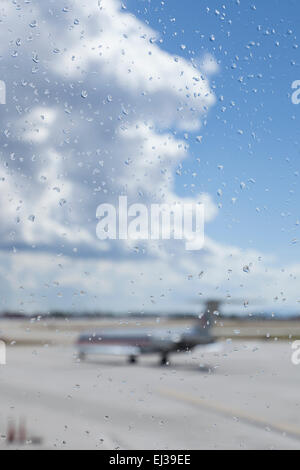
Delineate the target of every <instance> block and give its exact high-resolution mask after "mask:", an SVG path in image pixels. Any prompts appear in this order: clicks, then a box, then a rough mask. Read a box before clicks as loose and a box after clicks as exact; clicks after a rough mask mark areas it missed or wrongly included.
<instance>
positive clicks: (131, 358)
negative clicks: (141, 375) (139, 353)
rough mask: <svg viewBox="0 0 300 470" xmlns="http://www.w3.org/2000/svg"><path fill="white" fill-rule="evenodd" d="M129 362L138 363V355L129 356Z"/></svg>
mask: <svg viewBox="0 0 300 470" xmlns="http://www.w3.org/2000/svg"><path fill="white" fill-rule="evenodd" d="M128 362H129V364H136V363H137V357H136V356H129V358H128Z"/></svg>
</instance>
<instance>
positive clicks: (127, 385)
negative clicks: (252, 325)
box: [0, 341, 300, 449]
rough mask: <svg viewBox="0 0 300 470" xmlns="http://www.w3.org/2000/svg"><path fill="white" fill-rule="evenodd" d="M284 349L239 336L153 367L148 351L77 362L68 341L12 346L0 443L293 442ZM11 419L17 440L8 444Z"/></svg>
mask: <svg viewBox="0 0 300 470" xmlns="http://www.w3.org/2000/svg"><path fill="white" fill-rule="evenodd" d="M291 353H292V349H291V345H290V344H289V343H288V342H287V341H283V342H274V341H272V342H242V341H239V342H232V343H225V345H224V349H223V350H222V351H220V352H218V353H212V352H207V353H203V352H201V350H199V351H196V352H193V353H188V354H183V355H173V356H171V364H170V365H169V366H167V367H164V368H162V367H159V366H158V365H157V364H158V358H157V357H155V356H149V357H143V358H141V360H140V362H139V363H138V364H136V365H128V364H127V363H126V361H125V359H124V358H122V357H120V358H110V357H96V358H91V359H90V360H87V361H86V362H79V361H78V360H77V359H76V357H75V355H74V350H73V349H72V347H69V346H52V347H40V346H38V347H32V346H26V347H23V346H22V347H21V346H19V347H14V346H11V347H9V348H8V351H7V365H5V366H0V398H1V399H0V434H1V438H0V439H1V441H0V442H1V444H0V446H1V449H6V448H33V449H35V448H37V449H76V448H77V449H299V448H300V394H299V390H300V366H295V365H293V364H292V363H291ZM20 421H21V422H23V423H24V424H23V428H26V443H22V444H19V443H18V442H14V443H11V444H10V445H8V444H7V435H8V434H9V433H10V432H11V431H12V429H16V438H18V426H19V422H20ZM8 423H10V424H8ZM23 432H24V431H23Z"/></svg>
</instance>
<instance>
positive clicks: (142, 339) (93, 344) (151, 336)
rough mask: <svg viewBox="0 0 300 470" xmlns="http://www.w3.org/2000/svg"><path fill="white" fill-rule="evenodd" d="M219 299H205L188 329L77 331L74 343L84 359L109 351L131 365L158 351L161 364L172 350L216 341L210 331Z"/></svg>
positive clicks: (216, 312)
mask: <svg viewBox="0 0 300 470" xmlns="http://www.w3.org/2000/svg"><path fill="white" fill-rule="evenodd" d="M220 303H221V301H220V300H207V301H206V308H205V312H204V314H203V315H202V316H200V317H199V318H198V319H197V320H196V322H195V325H194V327H192V328H191V329H190V330H186V329H183V328H180V329H179V328H177V329H157V330H156V329H151V330H149V328H148V329H146V328H134V329H130V328H128V329H126V330H125V331H124V330H118V329H105V330H103V331H90V332H83V333H81V334H80V336H79V338H78V340H77V343H76V346H77V349H78V357H79V359H80V360H84V359H85V358H86V356H87V355H89V354H112V355H124V356H127V357H128V362H129V363H131V364H134V363H136V362H137V358H138V357H139V356H140V355H142V354H153V353H157V354H159V355H160V364H161V365H162V366H165V365H167V364H168V363H169V355H170V354H171V353H175V352H176V353H178V352H186V351H191V350H192V349H193V348H195V347H196V346H199V345H208V344H211V343H214V342H215V338H214V337H213V336H212V334H211V326H212V325H213V322H214V320H213V315H214V314H218V312H219V306H220Z"/></svg>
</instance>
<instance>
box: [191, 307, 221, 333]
mask: <svg viewBox="0 0 300 470" xmlns="http://www.w3.org/2000/svg"><path fill="white" fill-rule="evenodd" d="M219 307H220V302H219V301H217V300H207V302H206V303H205V310H204V313H203V314H202V315H200V317H199V322H198V325H197V326H196V328H197V330H198V331H201V334H202V335H204V336H210V335H211V331H210V330H211V327H212V326H213V324H214V316H215V315H216V314H218V312H219Z"/></svg>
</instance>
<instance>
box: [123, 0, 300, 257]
mask: <svg viewBox="0 0 300 470" xmlns="http://www.w3.org/2000/svg"><path fill="white" fill-rule="evenodd" d="M124 4H125V5H126V7H127V8H128V10H129V11H131V12H133V13H134V14H135V15H137V16H138V17H139V18H140V19H141V20H142V21H145V22H148V23H149V25H150V26H152V27H153V28H155V29H156V30H158V31H160V32H161V38H162V39H163V43H162V45H161V47H162V48H164V49H165V50H167V51H169V52H171V53H172V54H179V55H182V56H185V57H186V58H187V60H190V59H191V58H197V57H199V56H202V55H203V54H205V53H211V54H213V55H214V57H215V58H216V60H217V61H218V63H219V72H218V73H217V74H215V75H214V76H212V77H211V85H212V86H214V87H215V89H214V91H215V94H216V96H217V99H218V100H217V103H216V105H215V106H214V107H213V108H211V109H210V110H209V113H208V117H207V126H206V127H205V128H204V129H202V130H200V131H199V132H197V133H196V134H195V135H198V134H199V133H200V134H201V135H203V140H202V143H201V144H199V143H197V141H196V140H195V138H193V134H191V133H189V139H188V142H189V145H190V155H191V156H190V158H189V159H188V160H186V161H184V163H183V170H182V172H181V175H180V176H177V177H176V190H177V191H178V193H179V194H182V195H184V194H186V193H188V192H189V191H192V189H191V188H190V185H191V184H195V185H196V186H197V188H199V187H200V188H201V190H203V191H207V192H209V193H210V194H212V195H213V196H214V197H215V199H216V200H218V202H219V203H222V208H220V209H219V216H218V217H217V218H216V219H215V220H214V221H213V222H212V223H211V224H208V225H207V227H206V232H207V233H208V234H209V235H211V236H213V237H214V238H215V239H217V240H218V241H220V242H225V243H232V244H237V245H239V246H241V247H243V248H248V247H256V248H258V249H260V250H263V251H265V252H269V253H276V254H277V255H278V256H279V257H280V258H281V259H282V262H286V261H288V260H289V261H291V260H293V259H295V257H297V255H299V244H298V243H291V241H292V240H294V239H298V238H300V234H299V230H300V228H299V226H298V225H296V223H297V221H298V219H299V218H300V210H299V200H300V197H299V196H300V193H299V184H298V182H299V176H297V172H299V171H300V167H299V156H300V154H299V135H300V134H299V133H300V123H299V114H300V106H299V107H298V106H296V105H293V104H292V103H291V100H290V93H291V83H292V82H293V81H294V80H296V79H299V77H300V67H299V65H300V59H299V48H298V46H299V38H298V31H299V25H298V19H299V15H300V4H299V2H296V1H291V0H289V1H287V2H282V1H280V0H275V1H273V2H272V4H271V3H270V1H268V0H263V1H259V2H253V1H248V0H241V2H235V1H230V2H219V1H210V2H203V1H197V2H195V1H193V0H187V1H185V2H180V1H168V0H166V1H165V2H160V1H155V0H154V1H151V2H148V1H144V2H143V1H133V0H130V1H127V2H124ZM223 5H225V7H226V8H225V9H224V8H223V7H222V6H223ZM271 5H272V6H271ZM208 10H209V11H208ZM218 12H219V13H218ZM224 14H225V15H224ZM222 17H224V19H223V20H222V19H221V18H222ZM174 19H175V20H174ZM212 35H213V36H214V38H215V39H214V40H213V41H212V40H211V39H212ZM182 45H183V46H185V48H183V47H181V46H182ZM241 77H242V78H241ZM222 97H223V98H222ZM224 108H226V110H224ZM222 109H223V110H222ZM240 130H241V131H242V132H243V134H241V133H239V131H240ZM197 158H200V163H199V162H198V161H197ZM220 165H222V166H223V169H221V170H220V169H218V167H219V166H220ZM194 172H195V173H197V176H196V177H192V176H191V174H192V173H194ZM250 179H251V180H254V181H255V182H254V181H253V182H249V180H250ZM241 182H244V183H246V188H245V189H243V190H241V188H240V183H241ZM224 184H225V186H224ZM184 185H187V187H185V188H184ZM219 189H222V192H223V196H222V197H218V196H217V191H218V190H219ZM232 198H236V199H237V200H236V202H235V204H232V202H231V199H232Z"/></svg>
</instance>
